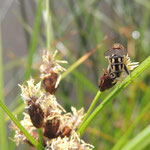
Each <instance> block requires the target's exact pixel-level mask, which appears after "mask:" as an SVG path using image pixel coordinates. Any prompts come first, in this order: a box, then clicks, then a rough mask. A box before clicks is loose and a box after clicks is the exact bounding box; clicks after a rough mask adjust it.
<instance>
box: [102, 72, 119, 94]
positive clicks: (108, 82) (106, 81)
mask: <svg viewBox="0 0 150 150" xmlns="http://www.w3.org/2000/svg"><path fill="white" fill-rule="evenodd" d="M116 83H117V82H116V80H115V78H111V77H110V75H109V74H108V71H107V70H104V74H103V75H102V76H101V78H100V80H99V89H100V91H101V92H103V91H105V90H107V89H110V88H111V87H113V86H114V85H115V84H116Z"/></svg>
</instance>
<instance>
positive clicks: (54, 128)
mask: <svg viewBox="0 0 150 150" xmlns="http://www.w3.org/2000/svg"><path fill="white" fill-rule="evenodd" d="M59 125H60V120H59V119H58V118H57V117H55V118H53V119H51V120H47V121H46V123H45V125H44V132H43V135H44V136H45V137H47V138H49V139H53V138H56V137H58V129H59Z"/></svg>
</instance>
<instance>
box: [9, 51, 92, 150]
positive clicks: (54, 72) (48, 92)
mask: <svg viewBox="0 0 150 150" xmlns="http://www.w3.org/2000/svg"><path fill="white" fill-rule="evenodd" d="M55 55H56V52H55V53H54V54H51V53H50V52H48V51H44V52H43V63H42V64H41V67H40V71H41V81H40V82H39V83H37V84H35V83H34V79H32V78H31V79H30V80H29V81H27V84H23V85H19V86H20V88H21V91H22V93H21V97H22V99H23V100H24V102H25V104H26V110H27V112H26V113H24V118H23V120H22V121H21V124H22V125H23V126H24V127H25V129H26V130H27V131H28V132H29V133H30V134H31V135H32V136H33V137H34V138H35V139H36V140H37V141H39V135H38V132H37V128H42V131H43V137H44V139H43V140H44V146H45V149H46V150H75V149H77V150H91V149H93V146H92V145H90V144H86V143H85V142H84V141H83V140H81V139H80V138H79V136H78V135H77V133H76V130H77V128H78V127H79V125H80V124H81V121H82V119H83V117H84V115H85V114H84V109H83V108H81V109H80V110H78V111H77V110H76V108H74V107H71V110H72V112H69V113H67V112H66V111H65V110H64V108H63V107H62V106H61V105H60V104H58V102H57V100H56V97H55V95H54V94H55V92H56V90H57V88H58V84H59V82H60V78H61V72H63V71H65V69H64V68H63V67H62V66H60V63H66V61H58V60H55ZM42 82H43V84H44V89H45V90H44V91H43V90H42V85H41V83H42ZM12 128H13V129H14V130H15V137H14V140H15V141H16V143H17V144H19V143H22V142H27V143H29V144H31V143H30V142H29V141H28V140H27V138H26V137H25V136H24V134H22V133H21V131H20V130H19V129H18V128H17V127H16V126H15V125H14V124H13V125H12Z"/></svg>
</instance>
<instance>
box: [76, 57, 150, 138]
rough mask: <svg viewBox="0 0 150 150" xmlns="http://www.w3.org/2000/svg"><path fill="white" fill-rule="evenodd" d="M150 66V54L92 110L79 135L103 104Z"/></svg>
mask: <svg viewBox="0 0 150 150" xmlns="http://www.w3.org/2000/svg"><path fill="white" fill-rule="evenodd" d="M149 66H150V56H149V57H148V58H147V59H145V60H144V61H143V62H142V63H141V65H140V66H139V67H138V68H136V69H135V70H134V71H133V72H132V73H131V75H130V76H128V77H127V78H126V79H125V80H124V81H123V82H122V83H121V84H119V85H118V86H117V87H116V88H115V89H114V90H113V91H112V92H111V93H110V94H109V95H108V96H107V97H106V98H105V99H104V100H103V102H102V103H101V104H100V105H99V106H98V107H97V108H96V109H95V110H94V112H93V113H92V114H91V116H90V117H89V118H88V119H87V121H86V122H85V123H84V125H83V126H82V128H80V129H79V130H78V133H79V134H80V136H82V135H83V133H84V132H85V130H86V128H87V127H88V125H89V124H90V123H91V122H92V121H93V119H94V118H95V117H96V116H97V115H98V114H99V112H100V111H101V110H102V109H103V108H104V106H105V105H106V104H107V103H108V102H110V101H111V100H113V98H115V97H116V96H117V95H118V94H119V93H120V92H121V91H122V90H123V89H124V88H125V87H127V86H128V85H129V84H130V83H131V82H132V81H133V80H134V79H135V78H136V77H137V76H139V75H140V74H141V73H142V72H143V71H144V70H145V69H146V68H148V67H149Z"/></svg>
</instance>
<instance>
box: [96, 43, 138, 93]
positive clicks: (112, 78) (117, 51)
mask: <svg viewBox="0 0 150 150" xmlns="http://www.w3.org/2000/svg"><path fill="white" fill-rule="evenodd" d="M104 55H105V58H106V59H107V60H108V62H109V65H108V68H107V69H105V70H104V74H103V75H102V76H101V77H100V80H99V88H100V91H102V92H103V91H105V90H107V89H109V88H111V87H113V86H114V85H115V84H116V83H117V82H118V81H119V80H120V79H121V78H124V76H125V74H124V73H125V72H126V74H127V75H129V70H133V69H135V68H136V67H138V65H139V62H134V63H132V62H131V60H130V57H129V56H128V53H127V50H126V49H125V48H124V47H123V45H121V44H119V43H115V44H113V45H112V47H111V49H109V50H108V51H106V52H105V53H104Z"/></svg>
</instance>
